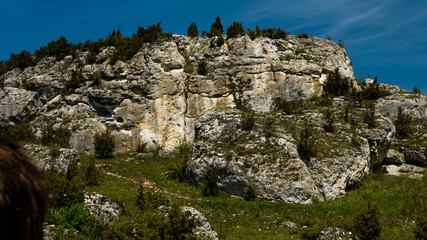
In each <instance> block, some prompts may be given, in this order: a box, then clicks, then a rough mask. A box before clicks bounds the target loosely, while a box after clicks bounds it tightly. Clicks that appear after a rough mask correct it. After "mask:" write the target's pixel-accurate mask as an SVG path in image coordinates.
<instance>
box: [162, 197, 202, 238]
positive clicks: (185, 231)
mask: <svg viewBox="0 0 427 240" xmlns="http://www.w3.org/2000/svg"><path fill="white" fill-rule="evenodd" d="M196 226H197V224H196V220H195V219H194V218H192V217H191V212H189V211H187V212H182V210H181V208H180V207H179V206H176V205H172V206H171V207H170V209H168V211H167V215H166V217H165V222H164V225H163V226H161V227H160V228H159V233H160V234H159V235H160V236H164V239H194V240H195V239H198V238H196V236H195V235H194V234H193V229H194V228H195V227H196Z"/></svg>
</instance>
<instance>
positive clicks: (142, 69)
mask: <svg viewBox="0 0 427 240" xmlns="http://www.w3.org/2000/svg"><path fill="white" fill-rule="evenodd" d="M211 41H213V42H215V41H216V38H204V37H200V38H189V37H187V36H180V35H174V36H173V37H172V38H171V39H170V40H168V41H165V42H162V43H157V44H145V45H143V46H142V48H141V49H140V51H139V52H138V53H137V54H136V55H135V56H134V57H133V59H132V60H130V61H126V62H123V61H117V62H115V63H111V62H110V60H109V57H110V56H111V55H112V54H113V53H114V51H115V49H114V48H113V47H110V48H106V49H104V50H103V51H102V52H101V53H99V54H98V56H97V57H96V58H97V59H98V63H96V64H90V65H84V66H81V62H84V61H85V58H86V56H87V53H80V55H79V56H78V57H77V58H75V59H74V58H73V57H71V56H68V57H66V58H64V59H63V60H61V61H55V59H54V58H46V59H43V60H41V61H40V62H39V63H38V64H37V65H36V66H34V67H31V68H27V69H24V70H23V71H21V70H14V71H10V72H8V73H7V74H5V75H4V76H5V78H6V79H5V84H6V85H7V86H14V87H15V86H20V87H21V88H24V89H25V90H24V89H14V88H10V87H7V88H5V91H7V94H6V92H2V93H0V99H2V100H1V102H0V110H1V111H0V112H1V114H2V115H1V121H2V122H4V123H7V124H14V123H17V122H19V121H21V120H23V116H26V117H32V118H34V117H35V120H34V121H33V122H34V124H33V125H34V126H36V128H37V131H40V128H41V127H42V126H44V125H46V121H50V122H49V123H47V124H63V123H61V122H60V121H61V120H62V119H64V118H69V119H71V121H70V122H67V123H66V124H65V125H66V127H67V128H69V129H72V130H73V134H72V137H71V146H72V148H75V149H76V150H78V151H79V152H91V151H92V150H93V145H92V139H93V135H94V134H95V133H96V132H99V131H103V130H104V129H105V127H111V128H113V135H114V136H115V139H116V143H117V148H116V149H117V151H119V152H122V151H128V150H131V149H134V148H135V147H136V146H137V145H138V144H139V143H140V142H147V143H148V144H149V145H151V146H154V145H156V144H158V145H162V146H164V148H165V149H166V150H168V149H169V150H171V149H172V148H173V147H174V146H176V145H177V144H178V143H179V142H180V141H181V140H183V139H186V140H187V141H190V142H191V141H192V140H193V139H194V134H195V132H194V126H195V123H196V119H197V118H198V117H199V116H201V115H202V114H204V113H205V112H207V111H209V110H212V109H224V108H228V107H231V108H232V107H234V106H235V104H236V103H235V100H236V99H235V98H239V99H240V100H246V101H247V102H248V104H249V106H250V107H251V108H252V109H254V110H256V111H258V112H268V111H270V110H271V106H272V102H273V99H274V98H277V97H280V98H285V99H295V98H301V97H302V98H310V97H311V96H313V95H317V94H319V93H320V92H321V90H322V83H323V82H324V81H325V79H326V75H327V73H328V72H329V71H332V70H334V69H335V68H338V69H339V71H340V73H341V74H342V75H343V76H344V77H346V78H349V79H352V78H353V69H352V67H351V62H350V60H349V59H348V57H347V54H346V52H345V50H344V49H343V48H340V47H338V46H337V45H336V44H335V43H333V42H331V41H327V40H324V39H320V38H315V37H313V38H308V39H302V38H297V37H295V36H289V37H288V38H286V39H268V38H257V39H255V40H251V39H250V38H249V37H247V36H243V37H240V38H237V39H229V40H227V41H226V43H225V44H224V45H222V46H221V47H217V46H216V44H213V46H211V45H212V44H211ZM103 60H104V62H100V61H103ZM201 60H206V61H207V68H208V74H207V75H206V76H202V75H198V74H197V72H196V70H195V69H196V68H197V65H198V62H199V61H201ZM186 65H187V66H191V65H192V66H194V68H193V70H192V71H191V70H188V69H191V68H188V69H187V68H186V71H185V72H184V68H185V66H186ZM79 69H81V70H82V78H83V79H88V78H89V76H90V74H94V73H100V74H101V76H102V79H101V83H100V84H99V85H95V84H94V83H92V82H89V81H86V82H83V83H81V84H80V86H79V87H78V88H77V89H75V90H72V91H71V94H69V95H68V96H65V97H64V96H61V94H63V93H64V90H63V89H64V86H65V84H66V81H69V80H70V79H71V76H72V75H73V72H79ZM233 84H234V86H235V87H233V88H231V87H230V86H232V85H233ZM9 92H10V93H9ZM21 92H22V93H21ZM12 93H13V94H12ZM52 122H53V123H52Z"/></svg>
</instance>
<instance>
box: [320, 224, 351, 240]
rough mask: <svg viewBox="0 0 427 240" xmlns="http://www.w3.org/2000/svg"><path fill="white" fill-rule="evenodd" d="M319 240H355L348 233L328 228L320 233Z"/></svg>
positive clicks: (339, 229)
mask: <svg viewBox="0 0 427 240" xmlns="http://www.w3.org/2000/svg"><path fill="white" fill-rule="evenodd" d="M319 239H324V240H351V239H356V238H355V236H354V234H353V233H352V232H350V231H346V230H345V229H342V228H338V227H328V228H327V229H326V230H323V231H320V234H319Z"/></svg>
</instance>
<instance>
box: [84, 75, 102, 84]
mask: <svg viewBox="0 0 427 240" xmlns="http://www.w3.org/2000/svg"><path fill="white" fill-rule="evenodd" d="M87 80H88V81H89V82H92V84H93V85H95V86H98V85H99V84H101V80H102V78H101V73H99V72H96V73H94V74H88V75H87Z"/></svg>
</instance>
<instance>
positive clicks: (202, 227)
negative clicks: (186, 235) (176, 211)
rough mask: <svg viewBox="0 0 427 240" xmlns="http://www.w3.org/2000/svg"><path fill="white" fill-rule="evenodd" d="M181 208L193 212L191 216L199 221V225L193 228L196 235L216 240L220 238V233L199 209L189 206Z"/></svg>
mask: <svg viewBox="0 0 427 240" xmlns="http://www.w3.org/2000/svg"><path fill="white" fill-rule="evenodd" d="M181 210H182V211H183V212H187V211H189V212H190V213H191V217H192V218H194V219H195V220H196V221H197V222H198V226H196V228H194V229H193V233H194V235H196V237H198V238H207V239H215V240H216V239H218V233H216V232H215V231H214V230H213V229H212V227H211V225H210V224H209V222H208V220H207V219H206V218H205V216H203V215H202V214H201V213H200V212H199V211H198V210H197V209H195V208H192V207H188V206H182V207H181Z"/></svg>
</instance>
